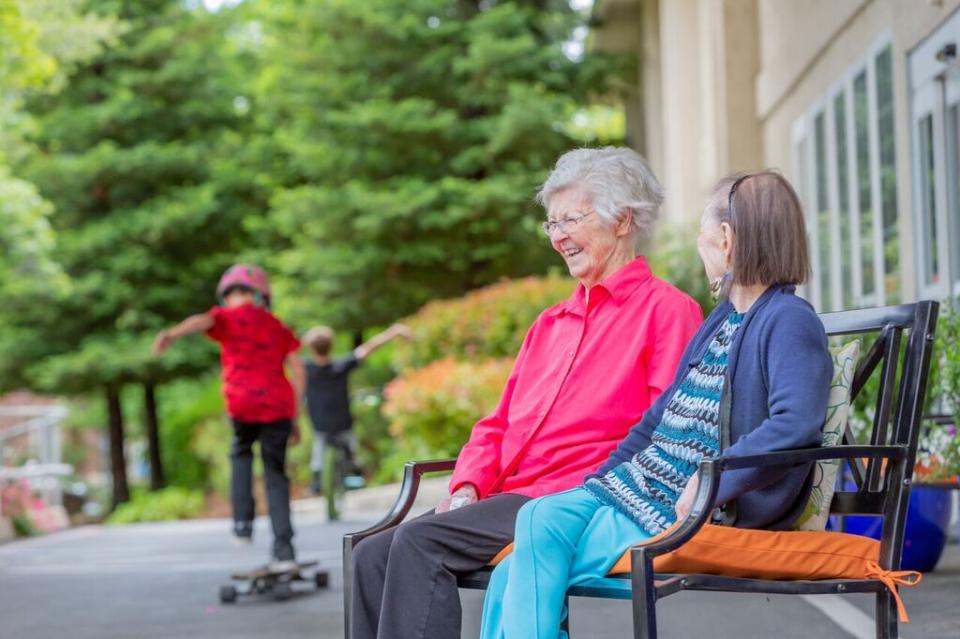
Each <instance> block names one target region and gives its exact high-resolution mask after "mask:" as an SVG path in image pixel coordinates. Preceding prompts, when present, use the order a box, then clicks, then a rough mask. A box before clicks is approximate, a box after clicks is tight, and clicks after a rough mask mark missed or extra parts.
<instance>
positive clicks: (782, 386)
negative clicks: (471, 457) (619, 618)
mask: <svg viewBox="0 0 960 639" xmlns="http://www.w3.org/2000/svg"><path fill="white" fill-rule="evenodd" d="M697 249H698V252H699V254H700V258H701V260H702V261H703V265H704V269H705V270H706V274H707V277H708V278H710V281H711V283H712V284H713V286H714V289H715V290H716V291H717V292H718V293H719V294H720V295H721V296H722V297H723V301H722V302H721V303H720V304H719V305H718V306H717V308H716V309H715V310H714V311H713V313H711V314H710V316H709V317H708V318H707V319H706V320H705V321H704V323H703V325H702V326H701V328H700V330H699V331H697V334H696V335H695V336H694V337H693V339H692V340H691V342H690V343H689V345H688V346H687V348H686V351H685V352H684V355H683V357H682V358H681V361H680V365H679V367H678V369H677V373H676V376H675V378H674V381H673V383H672V384H671V386H670V387H669V388H667V390H666V391H664V393H663V394H662V395H661V396H660V397H659V399H658V400H657V401H656V402H655V403H654V404H653V406H652V407H651V408H650V409H649V410H648V411H647V412H646V413H645V414H644V416H643V418H642V419H641V421H640V422H639V423H637V424H636V425H635V426H633V428H632V429H631V430H630V433H629V434H628V435H627V437H626V439H624V440H623V441H622V442H621V443H620V445H619V446H618V447H617V448H616V449H614V451H613V452H612V453H611V454H610V457H609V458H608V460H607V461H606V462H605V463H604V464H603V465H601V466H600V468H599V469H598V470H597V471H596V472H595V473H594V474H592V475H589V476H588V477H587V478H586V480H585V481H584V483H583V484H582V485H580V486H579V487H577V488H574V489H572V490H567V491H565V492H561V493H556V494H553V495H548V496H545V497H541V498H538V499H534V500H532V501H530V502H528V503H526V504H525V505H524V506H523V507H522V508H521V509H520V512H519V513H518V515H517V525H516V530H515V547H514V552H513V554H512V555H511V556H510V557H508V558H507V559H506V560H505V561H503V562H502V563H501V564H500V565H499V566H497V568H496V570H495V571H494V573H493V576H492V577H491V581H490V585H489V588H488V590H487V598H486V602H485V604H484V612H483V626H482V631H481V637H483V639H499V638H501V637H507V638H522V639H534V638H538V639H557V637H563V636H565V633H563V632H562V631H561V627H560V626H561V622H562V620H563V617H564V614H565V611H564V594H565V593H566V591H567V589H568V588H569V587H570V586H572V585H576V584H578V583H583V582H585V581H588V580H590V579H593V578H597V577H603V576H604V575H606V573H607V571H608V570H609V569H610V568H611V567H612V566H613V564H614V562H615V561H616V560H617V559H618V558H619V557H620V555H621V554H623V552H624V551H626V550H627V549H628V548H629V547H631V546H633V545H635V544H637V543H640V542H642V541H644V540H646V539H649V538H650V537H652V536H654V535H656V534H658V533H661V532H663V531H664V530H666V529H667V528H668V527H670V526H671V525H672V524H673V523H674V522H675V521H677V520H679V519H682V518H683V517H685V516H686V515H687V514H688V513H689V511H690V508H691V506H692V503H693V498H694V495H695V493H696V490H697V474H696V471H697V467H698V465H699V463H700V460H701V459H702V458H704V457H717V456H724V455H755V454H761V453H765V452H769V451H774V450H783V449H791V448H801V447H807V446H816V445H817V444H818V443H819V441H820V436H821V432H820V431H821V427H822V424H823V419H824V415H825V412H826V406H827V392H828V388H829V383H830V376H831V372H832V365H831V361H830V355H829V353H828V351H827V338H826V334H825V333H824V329H823V325H822V324H821V322H820V320H819V318H817V315H816V313H815V312H814V310H813V308H812V307H811V306H810V305H809V304H808V303H807V302H806V301H804V300H803V299H801V298H799V297H797V296H796V295H795V294H794V287H795V285H797V284H799V283H801V282H803V281H804V280H806V279H807V277H808V274H809V272H810V263H809V258H808V254H807V241H806V232H805V228H804V218H803V212H802V210H801V208H800V203H799V201H798V199H797V196H796V193H795V192H794V190H793V188H792V187H791V186H790V184H789V183H788V182H787V181H786V180H785V179H784V178H783V177H782V176H781V175H779V174H778V173H776V172H773V171H763V172H760V173H755V174H750V175H740V176H732V177H729V178H726V179H724V180H722V181H720V183H719V184H718V185H717V186H716V188H715V189H714V193H713V197H712V198H711V200H710V202H709V204H708V205H707V207H706V210H705V211H704V213H703V217H702V220H701V226H700V236H699V238H698V240H697ZM721 415H724V418H723V419H721ZM724 431H728V432H724ZM811 470H812V467H811V465H805V466H792V467H778V468H767V469H762V470H759V469H757V470H754V469H746V470H738V471H734V472H730V473H724V474H723V476H722V478H721V481H720V486H719V492H718V494H717V499H716V503H715V506H716V507H717V508H718V509H720V510H719V511H718V516H719V514H720V513H724V519H725V520H726V521H727V522H728V523H732V524H733V525H734V526H738V527H743V528H767V529H786V528H790V527H791V526H792V524H793V522H794V521H795V520H796V518H797V516H798V515H799V514H800V512H801V511H802V509H803V507H804V504H805V501H806V498H807V496H808V492H809V477H810V473H811Z"/></svg>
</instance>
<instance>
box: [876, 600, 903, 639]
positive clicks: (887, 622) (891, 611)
mask: <svg viewBox="0 0 960 639" xmlns="http://www.w3.org/2000/svg"><path fill="white" fill-rule="evenodd" d="M897 621H898V620H897V608H896V602H894V600H893V595H891V594H890V593H889V592H888V591H887V590H886V589H884V590H883V591H882V592H878V593H877V605H876V622H877V639H897V638H898V637H899V636H900V629H899V626H898V625H897Z"/></svg>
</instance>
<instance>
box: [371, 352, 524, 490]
mask: <svg viewBox="0 0 960 639" xmlns="http://www.w3.org/2000/svg"><path fill="white" fill-rule="evenodd" d="M512 366H513V359H512V358H509V357H506V358H497V359H483V360H478V361H476V362H458V361H456V360H454V359H453V358H449V357H448V358H444V359H440V360H437V361H435V362H432V363H430V364H428V365H426V366H424V367H422V368H417V369H411V370H409V371H407V372H405V373H404V374H402V375H400V376H399V377H397V378H396V379H394V380H393V381H392V382H390V383H389V384H388V385H387V387H386V388H385V390H384V396H385V398H386V401H385V402H384V405H383V413H384V415H385V416H386V417H387V418H388V419H389V420H390V426H389V432H390V435H391V436H392V437H393V441H394V444H395V450H394V454H393V455H392V456H391V458H392V462H391V463H388V464H386V465H385V468H384V469H383V470H384V473H385V474H387V475H391V476H392V475H394V474H395V473H396V471H398V470H399V468H400V467H401V466H402V463H403V462H404V461H407V460H410V459H423V458H426V457H438V456H440V457H453V456H456V454H457V453H458V452H459V451H460V448H461V447H462V446H463V444H464V442H466V440H467V437H468V436H469V434H470V429H471V428H472V427H473V424H474V423H475V422H476V421H477V420H478V419H480V418H481V417H483V416H485V415H487V414H489V413H490V412H491V411H492V410H493V409H494V408H495V407H496V405H497V402H498V401H499V399H500V393H501V392H502V390H503V386H504V384H505V383H506V381H507V377H509V375H510V370H511V368H512Z"/></svg>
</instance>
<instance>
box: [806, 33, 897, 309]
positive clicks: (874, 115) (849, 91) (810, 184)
mask: <svg viewBox="0 0 960 639" xmlns="http://www.w3.org/2000/svg"><path fill="white" fill-rule="evenodd" d="M887 47H889V48H890V50H891V55H893V54H895V52H896V49H895V48H894V46H893V37H892V34H891V33H890V32H889V31H886V32H884V33H883V34H881V35H880V36H878V37H877V39H876V40H874V41H873V43H871V45H870V46H869V47H868V48H867V50H866V51H865V52H864V53H863V54H862V55H860V56H859V57H858V58H857V59H856V60H855V61H854V62H853V64H851V65H850V66H849V67H848V68H847V70H846V71H845V72H844V73H843V74H842V75H841V77H840V78H839V79H838V80H837V81H835V82H834V83H832V84H831V85H829V86H828V87H827V90H826V91H825V92H824V94H823V95H822V96H821V97H820V98H818V99H817V100H815V101H814V102H813V103H811V104H810V105H809V106H808V107H807V108H806V110H805V111H804V113H803V115H801V116H800V117H799V118H798V119H797V120H796V121H794V123H793V129H792V136H791V137H792V145H793V150H792V156H793V162H794V175H793V176H792V177H793V178H794V181H795V182H797V181H798V180H799V177H800V175H799V168H800V166H801V164H800V162H801V160H802V161H803V167H804V171H805V172H806V175H807V184H806V193H801V194H800V197H801V199H802V200H803V202H804V207H805V209H806V210H807V233H808V236H809V244H810V259H811V261H812V263H813V277H812V279H811V282H810V286H809V287H807V288H806V289H805V292H806V293H807V295H806V297H807V299H808V300H809V301H810V303H811V304H813V305H814V306H815V307H817V308H818V309H822V308H823V304H822V301H823V300H822V291H821V290H820V278H821V277H822V271H821V270H822V269H823V268H825V267H826V268H829V269H830V272H829V277H830V288H831V291H830V304H831V306H832V308H833V310H839V309H841V308H844V305H843V298H844V293H845V292H846V291H847V289H848V288H849V287H851V286H852V288H853V290H852V291H851V292H852V295H851V297H852V299H853V305H854V306H855V307H868V306H881V305H883V304H884V302H885V299H886V287H885V282H884V278H885V276H886V265H885V263H884V241H883V233H884V227H883V200H882V197H881V196H882V188H881V186H882V185H881V180H880V136H879V119H878V115H879V114H878V110H877V92H876V89H877V84H876V57H877V55H878V54H879V53H881V52H882V51H883V50H884V49H886V48H887ZM894 64H895V61H894ZM864 71H866V82H867V87H866V88H867V126H868V130H867V139H868V152H867V153H868V163H869V174H870V200H871V202H870V204H871V206H870V210H871V215H872V223H873V229H872V236H873V237H872V240H873V275H874V276H873V292H872V293H870V294H868V295H865V294H864V292H863V290H864V287H863V284H864V282H863V263H862V259H861V255H862V252H863V246H862V237H861V233H860V189H859V174H858V172H857V162H858V158H857V148H856V134H857V130H856V122H855V105H854V99H853V98H854V92H853V83H854V79H855V78H856V77H857V76H858V75H859V74H860V73H862V72H864ZM840 93H842V94H843V96H844V111H845V112H844V118H845V121H846V128H845V133H846V146H847V153H846V155H847V189H848V191H847V194H848V197H847V205H848V209H849V210H848V211H847V215H849V216H850V218H849V231H850V237H849V239H850V246H849V247H841V246H840V241H839V238H840V211H839V208H840V197H839V172H838V171H837V157H836V120H835V118H836V113H835V112H834V100H835V98H836V97H837V95H839V94H840ZM821 111H822V112H823V113H824V120H825V135H824V138H825V140H824V141H825V158H826V162H827V195H828V198H827V200H828V210H829V214H830V234H831V235H832V236H833V237H834V238H837V241H835V242H831V247H830V255H828V256H821V254H820V238H819V223H818V222H819V220H818V219H817V214H818V213H819V211H818V210H817V208H818V207H817V188H818V184H817V175H816V148H815V147H816V128H815V120H816V117H817V115H818V114H819V113H820V112H821ZM804 140H805V141H806V157H805V158H800V157H799V149H800V148H801V143H802V142H804ZM898 188H899V185H898ZM898 217H899V216H898ZM844 248H848V249H849V250H851V264H850V267H851V279H852V280H853V281H852V282H850V281H844V280H843V271H842V266H841V263H842V260H841V250H843V249H844ZM896 275H897V277H899V273H897V274H896Z"/></svg>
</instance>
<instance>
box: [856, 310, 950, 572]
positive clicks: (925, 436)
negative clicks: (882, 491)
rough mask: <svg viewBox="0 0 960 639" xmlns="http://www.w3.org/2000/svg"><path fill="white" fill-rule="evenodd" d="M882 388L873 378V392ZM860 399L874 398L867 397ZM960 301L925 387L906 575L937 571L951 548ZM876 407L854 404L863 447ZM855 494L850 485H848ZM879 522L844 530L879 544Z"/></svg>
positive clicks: (940, 333) (944, 323)
mask: <svg viewBox="0 0 960 639" xmlns="http://www.w3.org/2000/svg"><path fill="white" fill-rule="evenodd" d="M877 384H879V375H874V376H873V377H872V378H871V379H870V381H869V382H868V387H869V386H876V385H877ZM861 396H862V397H875V396H876V395H875V393H874V394H872V393H870V392H869V389H865V392H864V393H862V394H861ZM958 413H960V298H958V299H957V300H952V301H950V302H948V303H947V304H945V305H944V306H942V307H941V314H940V319H939V320H938V323H937V336H936V342H935V345H934V354H933V360H932V361H931V363H930V378H929V381H928V384H927V401H926V405H925V419H924V429H923V431H921V435H920V441H919V443H918V446H917V458H916V461H915V464H914V473H913V480H914V484H913V488H912V490H911V492H910V505H909V508H908V512H907V525H906V531H905V537H904V549H903V561H902V562H901V565H902V567H903V568H904V569H905V570H919V571H921V572H928V571H930V570H933V569H934V567H935V566H936V564H937V562H938V561H939V559H940V555H941V554H942V553H943V549H944V546H945V545H946V542H947V537H948V527H949V525H950V515H951V508H952V504H953V500H952V497H951V494H950V491H949V489H951V488H957V487H958V474H960V436H958V432H957V426H956V424H957V414H958ZM873 415H874V406H872V405H868V404H867V403H866V402H865V401H857V402H854V406H853V408H852V411H851V415H850V426H851V429H852V431H853V433H854V437H855V438H856V439H857V441H860V442H862V441H863V439H862V438H863V437H865V436H866V433H868V432H869V426H870V424H871V423H872V421H873ZM845 482H846V483H847V488H848V489H852V480H850V479H849V478H847V479H846V480H845ZM881 525H882V522H881V520H880V518H879V517H860V516H857V517H846V518H844V521H843V522H842V524H841V528H842V529H843V530H844V531H846V532H850V533H856V534H863V535H867V536H870V537H874V538H876V539H879V538H880V529H881Z"/></svg>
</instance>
